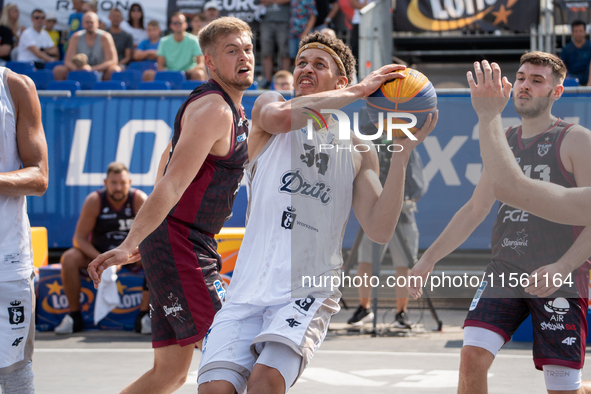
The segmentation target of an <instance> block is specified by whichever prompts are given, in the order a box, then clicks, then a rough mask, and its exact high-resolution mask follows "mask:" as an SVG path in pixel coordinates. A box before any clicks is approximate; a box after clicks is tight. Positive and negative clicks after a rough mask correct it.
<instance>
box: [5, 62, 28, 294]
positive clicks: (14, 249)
mask: <svg viewBox="0 0 591 394" xmlns="http://www.w3.org/2000/svg"><path fill="white" fill-rule="evenodd" d="M8 71H9V70H8V69H7V68H4V67H0V76H1V78H0V137H1V138H0V172H11V171H16V170H18V169H20V168H21V158H20V155H19V153H18V145H17V142H16V114H15V111H14V105H13V103H12V97H11V95H10V90H9V88H8V83H7V76H8ZM0 217H1V218H2V220H0V281H1V282H7V281H12V280H20V279H26V278H28V277H30V276H31V273H32V269H33V268H32V252H31V249H32V246H31V228H30V227H29V217H28V216H27V200H26V199H25V196H19V197H11V196H6V195H3V194H0Z"/></svg>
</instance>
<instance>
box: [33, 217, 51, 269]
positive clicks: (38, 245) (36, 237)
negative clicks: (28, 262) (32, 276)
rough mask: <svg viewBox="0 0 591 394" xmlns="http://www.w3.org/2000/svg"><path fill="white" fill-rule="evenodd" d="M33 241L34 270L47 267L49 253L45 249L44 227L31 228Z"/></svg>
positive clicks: (45, 235) (45, 233)
mask: <svg viewBox="0 0 591 394" xmlns="http://www.w3.org/2000/svg"><path fill="white" fill-rule="evenodd" d="M31 235H32V239H33V264H34V266H35V268H40V267H43V266H46V265H47V262H48V257H49V256H48V254H49V251H48V249H47V229H46V228H45V227H31Z"/></svg>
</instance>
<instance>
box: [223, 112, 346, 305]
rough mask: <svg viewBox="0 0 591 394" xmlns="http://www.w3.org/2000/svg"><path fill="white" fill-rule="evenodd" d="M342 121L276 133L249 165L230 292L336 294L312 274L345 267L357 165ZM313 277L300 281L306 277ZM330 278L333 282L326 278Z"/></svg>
mask: <svg viewBox="0 0 591 394" xmlns="http://www.w3.org/2000/svg"><path fill="white" fill-rule="evenodd" d="M336 135H338V125H337V124H333V125H331V126H329V130H326V129H323V130H321V131H320V132H315V133H313V136H312V139H311V140H309V139H308V136H307V131H306V129H301V130H294V131H291V132H289V133H285V134H279V135H274V136H272V137H271V139H270V140H269V142H268V143H267V144H266V145H265V147H264V148H263V150H262V151H261V153H259V155H258V156H257V157H256V158H255V159H254V160H252V161H251V162H250V163H249V164H248V167H247V174H248V194H249V204H248V211H247V225H246V232H245V234H244V240H243V242H242V246H241V248H240V252H239V254H238V259H237V262H236V267H235V269H234V274H233V276H232V281H231V283H230V286H229V288H228V293H227V296H226V298H227V300H228V301H232V302H235V303H249V304H253V305H277V304H282V303H286V302H290V300H291V299H296V298H305V297H307V296H308V295H313V296H316V297H322V296H330V295H337V296H340V293H338V290H337V289H335V290H336V291H332V292H331V291H330V290H331V289H329V290H328V291H327V290H326V288H321V286H316V287H315V286H310V285H309V284H310V283H312V282H313V281H312V278H316V281H315V282H314V283H315V284H316V285H318V284H319V280H321V279H322V277H332V276H333V275H340V269H341V266H342V264H343V259H342V255H341V243H342V239H343V235H344V231H345V226H346V224H347V220H348V218H349V213H350V211H351V204H352V199H353V180H354V179H355V167H354V162H353V158H352V155H351V151H350V147H351V144H350V142H349V141H346V142H339V141H338V140H337V139H336V137H335V136H336ZM306 277H309V278H310V280H309V281H306V282H304V283H303V282H302V281H303V278H304V279H305V278H306ZM329 286H330V283H329Z"/></svg>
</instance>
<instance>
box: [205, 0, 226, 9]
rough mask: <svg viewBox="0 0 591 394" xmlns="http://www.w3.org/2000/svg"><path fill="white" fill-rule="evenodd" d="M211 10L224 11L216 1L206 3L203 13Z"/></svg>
mask: <svg viewBox="0 0 591 394" xmlns="http://www.w3.org/2000/svg"><path fill="white" fill-rule="evenodd" d="M210 8H215V9H216V10H218V11H221V10H222V8H221V7H220V6H219V5H218V2H217V1H215V0H211V1H208V2H207V3H205V5H204V6H203V11H205V10H208V9H210Z"/></svg>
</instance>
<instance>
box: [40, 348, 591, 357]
mask: <svg viewBox="0 0 591 394" xmlns="http://www.w3.org/2000/svg"><path fill="white" fill-rule="evenodd" d="M195 351H196V352H197V350H195ZM152 352H154V349H59V348H56V349H35V353H152ZM317 354H326V355H340V354H342V355H368V356H392V357H401V356H411V357H422V356H428V357H456V358H457V357H460V353H459V352H458V353H427V352H379V351H378V352H372V351H368V350H319V351H318V352H317ZM532 357H533V356H532V355H531V354H529V355H520V354H497V356H496V358H506V359H531V358H532ZM586 359H590V360H591V355H587V356H585V360H586Z"/></svg>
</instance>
